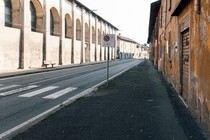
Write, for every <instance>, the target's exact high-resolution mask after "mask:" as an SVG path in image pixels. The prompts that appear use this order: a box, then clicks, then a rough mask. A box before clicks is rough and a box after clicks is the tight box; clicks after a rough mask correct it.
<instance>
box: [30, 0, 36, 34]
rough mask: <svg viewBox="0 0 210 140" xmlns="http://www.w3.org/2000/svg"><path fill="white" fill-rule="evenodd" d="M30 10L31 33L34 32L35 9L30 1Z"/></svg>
mask: <svg viewBox="0 0 210 140" xmlns="http://www.w3.org/2000/svg"><path fill="white" fill-rule="evenodd" d="M30 10H31V31H34V32H35V31H36V9H35V7H34V4H33V3H32V2H31V1H30Z"/></svg>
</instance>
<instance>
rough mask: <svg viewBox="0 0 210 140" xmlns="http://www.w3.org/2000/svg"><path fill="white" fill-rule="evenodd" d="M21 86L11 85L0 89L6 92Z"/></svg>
mask: <svg viewBox="0 0 210 140" xmlns="http://www.w3.org/2000/svg"><path fill="white" fill-rule="evenodd" d="M19 86H20V85H11V86H5V87H1V88H0V91H2V90H6V89H11V88H14V87H19Z"/></svg>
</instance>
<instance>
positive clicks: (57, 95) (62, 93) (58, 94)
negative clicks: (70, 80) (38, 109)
mask: <svg viewBox="0 0 210 140" xmlns="http://www.w3.org/2000/svg"><path fill="white" fill-rule="evenodd" d="M76 89H77V88H75V87H69V88H66V89H63V90H61V91H58V92H56V93H53V94H50V95H48V96H45V97H43V98H45V99H56V98H58V97H60V96H63V95H65V94H67V93H69V92H71V91H74V90H76Z"/></svg>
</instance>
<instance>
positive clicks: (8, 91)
mask: <svg viewBox="0 0 210 140" xmlns="http://www.w3.org/2000/svg"><path fill="white" fill-rule="evenodd" d="M20 86H21V85H9V86H4V85H3V84H0V97H1V96H2V97H4V96H9V95H13V94H16V93H20V92H24V91H28V90H31V89H35V88H38V89H37V90H34V91H31V92H29V91H28V93H25V94H22V95H19V96H18V97H33V96H36V95H39V94H42V93H45V92H48V91H51V90H54V89H56V88H59V86H48V87H43V88H41V87H40V86H39V85H28V86H25V87H20ZM17 87H18V88H17ZM39 87H40V88H39ZM12 88H13V89H12ZM76 89H78V88H77V87H67V88H65V89H62V90H60V91H57V92H55V93H52V94H50V95H47V96H45V97H43V98H44V99H57V98H59V97H61V96H63V95H65V94H67V93H70V92H72V91H74V90H76Z"/></svg>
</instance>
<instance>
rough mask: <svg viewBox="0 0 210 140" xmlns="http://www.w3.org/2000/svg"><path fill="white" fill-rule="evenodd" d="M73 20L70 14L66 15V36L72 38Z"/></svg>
mask: <svg viewBox="0 0 210 140" xmlns="http://www.w3.org/2000/svg"><path fill="white" fill-rule="evenodd" d="M72 31H73V30H72V20H71V17H70V15H69V14H66V15H65V38H72V34H73V33H72Z"/></svg>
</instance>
